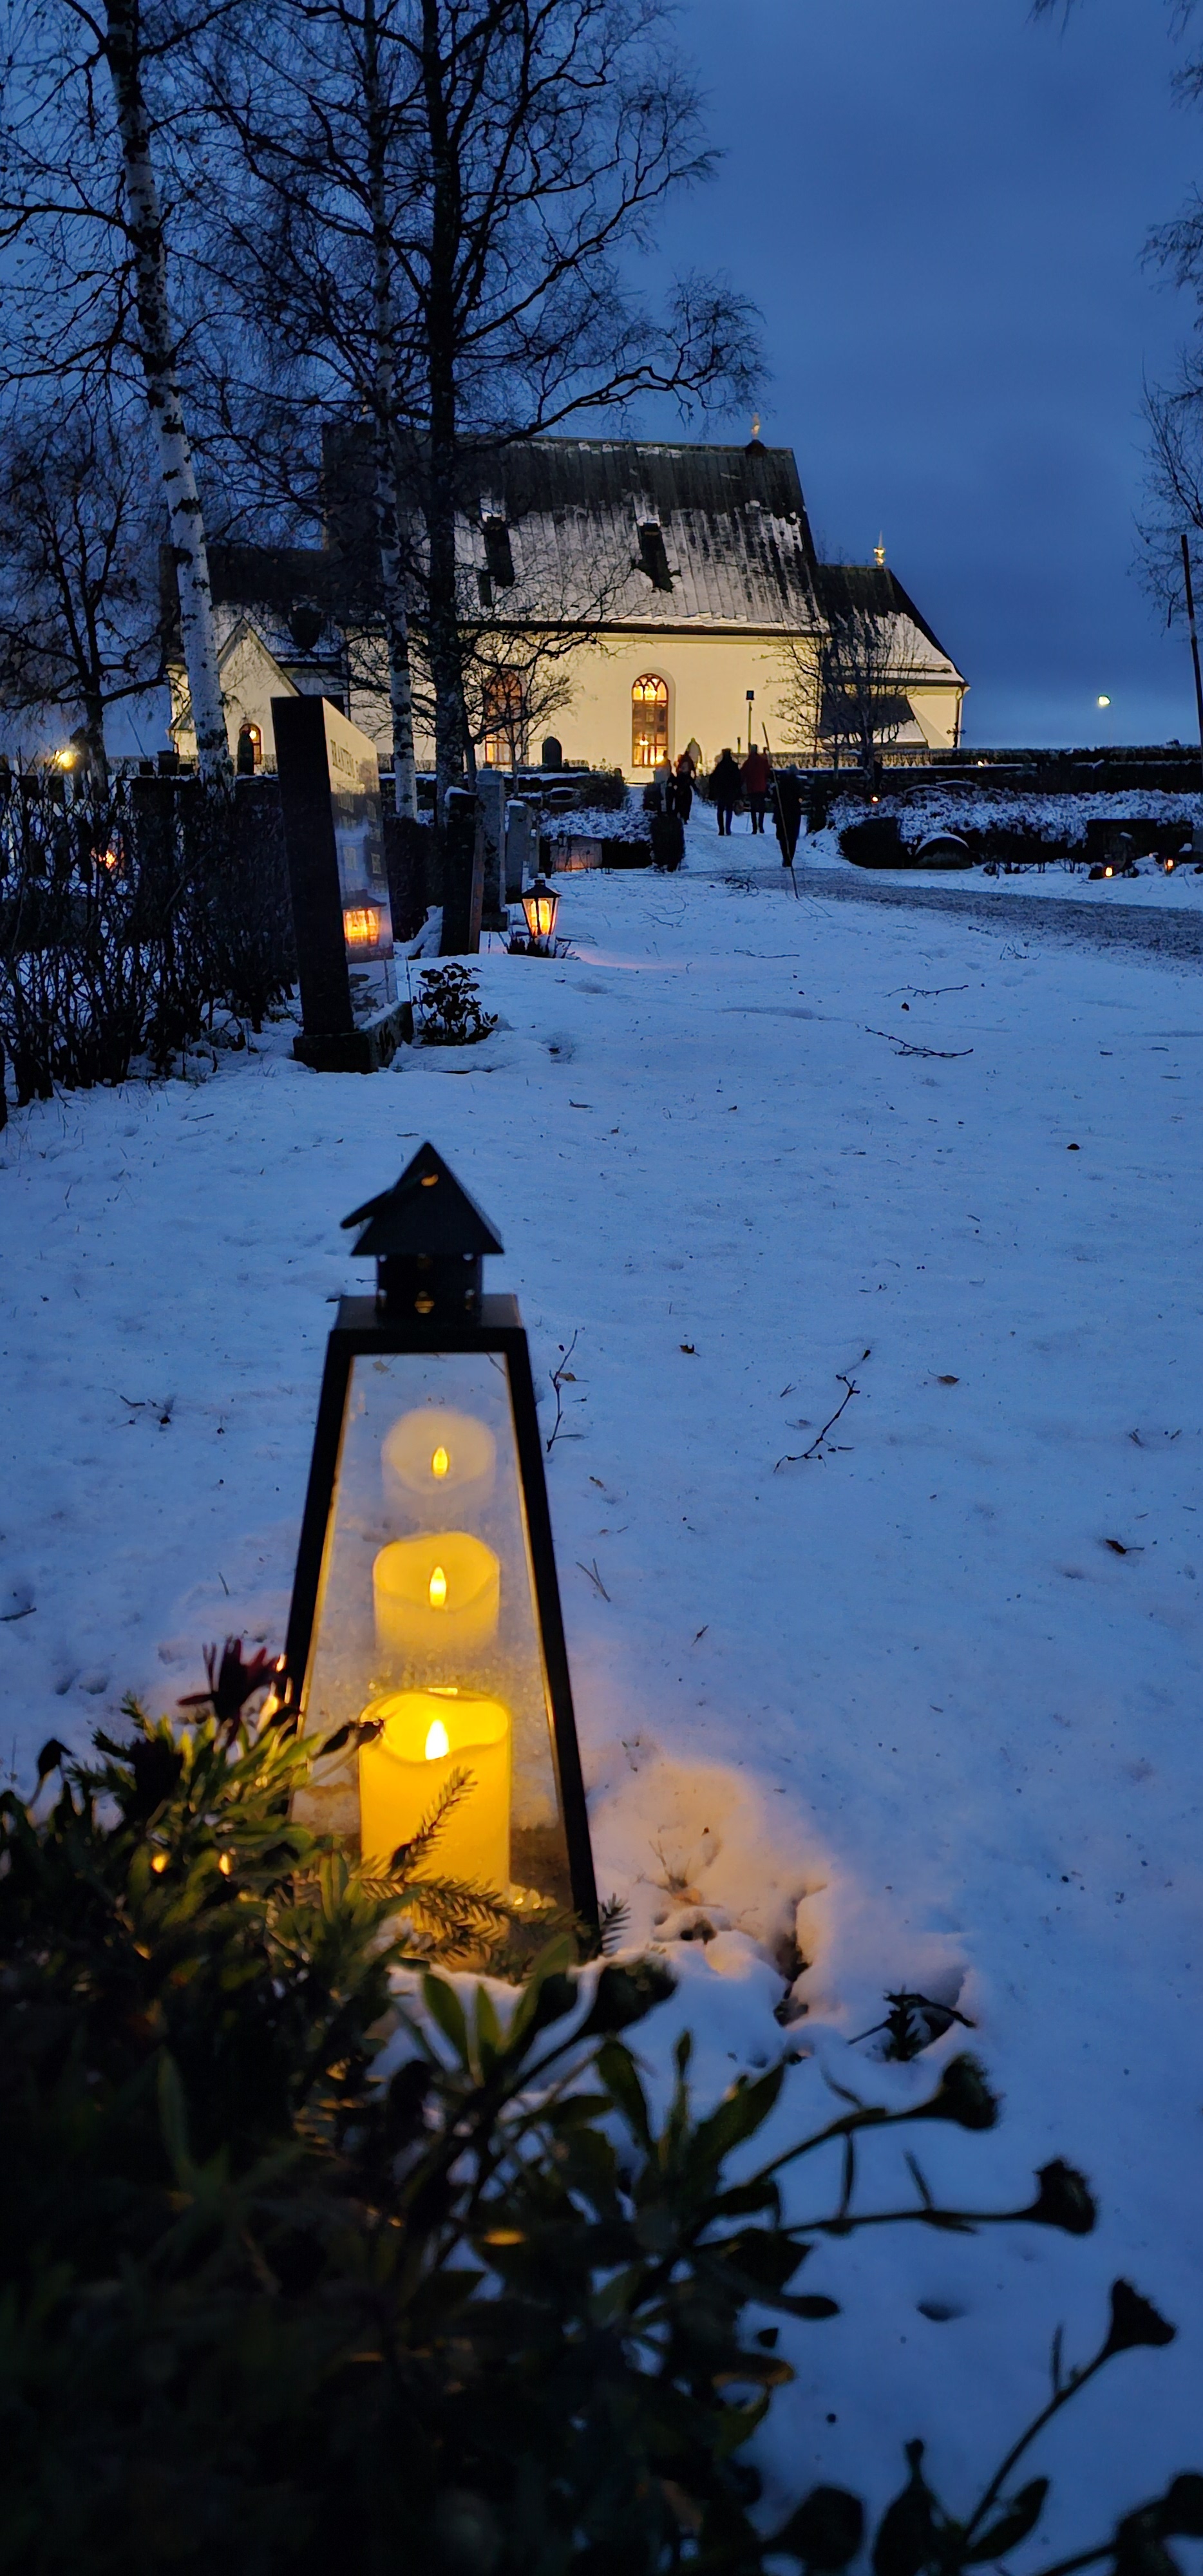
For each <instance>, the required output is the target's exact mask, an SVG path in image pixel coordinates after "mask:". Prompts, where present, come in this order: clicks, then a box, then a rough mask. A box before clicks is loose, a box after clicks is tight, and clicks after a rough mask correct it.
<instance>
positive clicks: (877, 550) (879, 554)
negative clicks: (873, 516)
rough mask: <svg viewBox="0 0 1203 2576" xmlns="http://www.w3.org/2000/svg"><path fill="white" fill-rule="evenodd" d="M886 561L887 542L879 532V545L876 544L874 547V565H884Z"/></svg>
mask: <svg viewBox="0 0 1203 2576" xmlns="http://www.w3.org/2000/svg"><path fill="white" fill-rule="evenodd" d="M885 559H886V541H885V538H884V536H882V535H881V533H880V531H879V533H878V538H877V543H876V545H875V546H874V548H873V561H874V563H875V564H883V563H884V562H885Z"/></svg>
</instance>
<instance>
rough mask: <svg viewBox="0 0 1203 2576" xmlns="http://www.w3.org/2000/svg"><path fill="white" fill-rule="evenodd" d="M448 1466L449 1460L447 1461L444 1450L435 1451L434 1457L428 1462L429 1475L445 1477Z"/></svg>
mask: <svg viewBox="0 0 1203 2576" xmlns="http://www.w3.org/2000/svg"><path fill="white" fill-rule="evenodd" d="M450 1464H451V1460H450V1459H449V1457H448V1455H447V1452H446V1450H445V1449H442V1448H439V1449H436V1450H435V1453H434V1456H433V1458H432V1459H431V1461H430V1472H431V1475H432V1476H445V1475H446V1473H447V1470H448V1468H449V1466H450Z"/></svg>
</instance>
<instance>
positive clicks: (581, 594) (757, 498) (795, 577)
mask: <svg viewBox="0 0 1203 2576" xmlns="http://www.w3.org/2000/svg"><path fill="white" fill-rule="evenodd" d="M324 471H325V485H326V497H327V527H328V535H329V540H330V546H331V549H332V551H333V552H334V553H335V554H336V555H338V554H341V556H342V557H343V559H344V560H345V561H347V562H348V563H350V562H352V561H359V562H362V561H364V560H365V558H366V553H367V547H368V544H369V542H370V537H369V530H370V520H371V493H372V482H371V448H370V441H369V436H368V433H367V431H366V429H365V428H364V427H362V426H361V425H360V424H358V423H356V424H353V425H351V426H350V427H346V428H340V429H338V430H337V431H333V432H331V433H329V434H328V435H327V438H326V442H325V450H324ZM420 471H421V462H420V459H419V458H415V475H417V474H418V473H420ZM457 551H458V555H459V560H460V563H461V566H462V568H463V569H464V571H465V572H467V573H468V574H469V576H470V578H472V579H473V586H474V587H479V588H480V595H481V605H482V606H484V607H491V608H492V609H493V610H494V612H495V613H496V614H498V615H499V616H501V617H503V618H506V619H507V620H509V619H517V620H519V621H520V622H521V623H522V624H523V625H524V626H526V625H530V624H537V623H538V622H539V615H540V609H542V613H543V615H544V616H545V617H551V618H553V619H555V620H560V619H563V618H565V617H569V618H571V617H573V616H580V617H582V618H585V617H590V616H596V615H597V613H598V609H599V607H600V608H601V611H602V614H603V621H604V623H605V624H606V625H613V626H632V625H634V626H647V627H649V628H650V627H654V628H656V629H657V630H661V629H663V628H665V627H673V626H682V625H697V624H700V623H702V624H705V625H707V626H711V627H714V626H718V627H723V626H739V627H747V626H762V627H767V628H770V629H777V630H784V631H787V632H795V633H796V632H799V631H800V632H802V633H810V632H812V631H813V629H814V626H815V623H816V615H815V600H814V583H813V576H814V569H815V558H814V546H813V543H812V539H811V534H810V528H809V525H808V522H807V517H806V504H805V502H804V500H803V496H802V486H801V483H800V482H799V479H798V468H797V465H796V463H795V461H794V455H793V450H792V448H788V447H764V446H762V445H761V443H760V441H759V439H753V440H752V441H751V442H750V443H749V444H748V445H747V446H745V447H718V446H694V445H686V444H684V443H682V444H680V445H667V444H664V443H652V442H644V441H640V440H634V439H617V438H536V439H529V440H523V441H519V442H516V443H515V444H514V445H512V446H509V447H499V448H495V449H491V450H489V451H486V452H485V453H484V454H483V455H482V456H480V457H477V458H475V459H470V460H468V461H466V462H465V464H464V467H463V469H462V476H461V490H460V514H459V538H458V547H457Z"/></svg>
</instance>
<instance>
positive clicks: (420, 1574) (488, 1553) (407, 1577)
mask: <svg viewBox="0 0 1203 2576" xmlns="http://www.w3.org/2000/svg"><path fill="white" fill-rule="evenodd" d="M372 1595H373V1600H374V1603H375V1611H376V1637H377V1642H378V1643H379V1645H380V1646H382V1647H383V1648H384V1649H385V1651H386V1652H388V1653H391V1654H396V1655H417V1656H421V1657H423V1658H429V1657H434V1656H442V1655H444V1654H445V1655H446V1656H447V1657H448V1658H449V1660H450V1662H451V1668H452V1671H454V1669H455V1660H456V1658H457V1657H458V1656H461V1655H465V1654H471V1653H473V1652H474V1651H476V1650H477V1649H478V1648H479V1647H481V1646H487V1645H488V1643H489V1640H490V1638H491V1637H493V1636H494V1635H495V1634H496V1630H497V1617H498V1611H499V1608H500V1602H501V1564H500V1560H499V1558H497V1557H495V1556H494V1554H493V1550H492V1548H491V1547H486V1546H485V1543H484V1540H483V1539H480V1538H473V1537H472V1536H471V1534H470V1532H469V1531H467V1530H436V1531H426V1532H424V1533H423V1535H422V1537H421V1538H394V1539H390V1540H389V1543H388V1545H387V1547H382V1548H381V1550H380V1553H379V1555H378V1556H377V1558H376V1561H375V1563H374V1565H373V1567H372Z"/></svg>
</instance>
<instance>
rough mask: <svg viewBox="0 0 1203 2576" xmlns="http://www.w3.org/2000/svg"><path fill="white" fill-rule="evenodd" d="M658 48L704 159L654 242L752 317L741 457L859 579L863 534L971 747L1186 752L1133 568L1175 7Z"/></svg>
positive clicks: (1181, 659) (731, 24)
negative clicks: (755, 390) (702, 272)
mask: <svg viewBox="0 0 1203 2576" xmlns="http://www.w3.org/2000/svg"><path fill="white" fill-rule="evenodd" d="M680 37H681V41H682V44H683V46H684V49H685V51H686V52H687V53H688V54H689V55H690V56H691V57H692V58H693V60H694V62H695V65H696V70H697V75H698V78H699V80H700V82H701V84H702V86H703V88H704V89H705V90H706V91H707V92H708V94H709V97H710V122H711V129H712V132H713V135H714V138H715V140H716V142H718V143H719V144H720V145H722V146H723V147H724V150H725V154H726V157H725V159H724V161H723V164H722V167H721V171H720V175H719V178H718V180H717V181H716V183H715V184H714V185H713V186H711V187H710V188H708V189H706V190H704V191H702V192H700V193H699V194H697V195H695V196H693V197H692V198H690V199H689V200H688V201H687V202H685V203H683V204H682V206H681V207H680V208H679V209H678V210H677V211H676V212H675V213H674V214H673V216H672V217H671V218H670V221H669V226H668V229H667V232H666V239H665V248H666V250H667V251H668V253H669V255H670V256H671V257H672V258H673V260H674V262H675V263H679V264H681V265H689V264H695V265H697V266H699V267H702V266H714V265H722V266H724V267H725V268H726V269H727V271H728V272H729V274H730V276H731V278H732V280H733V281H734V282H735V283H737V284H738V285H740V286H743V287H745V288H746V289H747V290H748V291H749V292H751V293H752V294H754V295H755V297H756V299H757V300H758V302H759V304H760V305H761V308H762V310H763V312H764V316H765V324H766V340H767V346H768V349H769V353H770V356H771V361H772V370H773V374H772V381H771V383H769V384H768V385H766V387H765V391H764V397H763V401H762V405H761V409H762V415H763V434H764V436H765V438H766V439H769V440H775V441H780V442H781V443H783V444H787V445H791V446H792V447H793V448H794V449H795V450H796V453H797V457H798V464H799V467H800V470H801V475H802V482H803V488H804V490H805V492H806V496H807V501H808V504H809V507H810V511H811V516H812V520H813V522H814V526H815V530H816V534H817V535H818V536H819V538H820V540H821V542H822V543H823V544H825V545H826V546H827V547H828V548H829V549H830V550H831V551H832V552H833V553H837V554H840V555H844V556H846V557H849V558H850V559H852V560H854V561H861V562H864V561H866V560H867V559H868V557H869V554H870V550H871V548H872V546H873V544H874V542H875V540H876V537H877V534H878V530H879V528H881V529H883V530H884V533H885V540H886V548H887V554H888V558H889V561H890V562H891V563H892V564H893V566H894V568H895V569H896V571H897V572H898V574H899V577H900V578H901V580H902V581H904V582H905V583H906V585H907V587H908V588H909V589H910V590H911V591H912V592H913V594H914V596H915V598H916V599H917V600H918V601H919V603H920V605H921V606H922V608H923V610H924V612H925V614H926V615H927V616H928V618H929V619H930V621H931V623H932V624H933V626H934V627H935V629H936V632H937V634H938V635H939V636H940V637H941V639H942V641H943V642H944V643H945V644H946V645H947V647H948V649H949V651H950V652H951V653H952V654H953V655H954V656H955V657H956V658H957V660H958V661H959V662H960V664H961V667H962V669H963V670H964V671H965V673H966V674H967V676H968V678H969V680H970V681H971V683H972V694H971V696H970V697H969V698H968V700H967V702H966V727H967V735H968V738H969V739H971V740H977V741H979V742H983V743H985V742H1003V743H1007V742H1009V743H1041V742H1093V741H1107V740H1112V741H1119V742H1139V741H1160V740H1164V739H1166V738H1167V737H1169V736H1172V735H1180V736H1182V737H1183V739H1187V738H1190V737H1192V736H1193V734H1194V731H1195V718H1194V698H1193V689H1192V684H1191V678H1190V665H1189V657H1188V653H1187V648H1186V643H1185V638H1184V636H1183V635H1181V634H1180V633H1179V632H1177V631H1175V632H1174V633H1173V634H1171V635H1169V636H1167V635H1166V633H1165V628H1164V619H1163V618H1162V617H1159V615H1158V612H1157V611H1156V610H1155V609H1154V608H1153V606H1152V605H1151V604H1150V602H1149V601H1148V600H1147V599H1146V597H1145V595H1144V593H1143V592H1142V590H1141V588H1140V586H1139V584H1138V582H1137V580H1136V577H1135V574H1134V571H1133V558H1134V552H1135V535H1134V521H1135V517H1136V513H1137V511H1138V510H1139V507H1140V501H1141V483H1142V471H1143V462H1142V438H1143V432H1142V425H1141V420H1140V401H1141V384H1142V377H1143V376H1144V375H1146V374H1147V375H1149V376H1150V377H1154V378H1155V377H1156V376H1157V375H1158V374H1162V375H1164V374H1166V373H1167V372H1168V371H1169V369H1170V367H1171V365H1172V360H1173V353H1174V350H1175V347H1176V345H1177V344H1178V343H1179V342H1180V341H1181V340H1182V339H1183V338H1184V337H1185V336H1186V335H1187V333H1188V332H1189V330H1190V328H1191V326H1192V323H1193V309H1192V308H1191V306H1190V305H1189V304H1188V302H1187V301H1186V300H1185V299H1183V298H1182V297H1180V296H1178V295H1176V294H1175V293H1174V291H1173V290H1172V289H1171V288H1169V287H1168V286H1167V285H1165V284H1164V283H1163V282H1161V281H1160V280H1159V278H1158V277H1157V275H1156V274H1155V273H1152V272H1150V271H1148V270H1147V269H1145V268H1143V267H1142V264H1141V250H1142V245H1143V242H1144V239H1145V235H1146V233H1147V231H1148V229H1149V227H1150V225H1152V224H1154V223H1157V222H1161V221H1164V220H1165V219H1166V218H1167V217H1169V216H1171V215H1172V214H1173V213H1174V212H1175V211H1176V209H1177V207H1178V205H1179V204H1180V202H1181V200H1182V199H1183V198H1184V196H1185V195H1186V193H1187V191H1188V189H1189V187H1190V186H1191V184H1192V182H1193V181H1194V179H1195V178H1196V176H1197V177H1198V178H1199V179H1200V180H1201V181H1203V112H1200V111H1199V110H1197V109H1189V108H1184V107H1182V106H1179V105H1176V104H1175V102H1174V100H1173V98H1172V97H1171V93H1170V78H1171V74H1172V71H1173V69H1174V66H1175V63H1176V62H1178V61H1180V60H1181V59H1182V55H1181V49H1180V48H1177V47H1175V45H1174V43H1173V42H1172V32H1171V17H1170V11H1169V8H1168V7H1163V6H1162V5H1161V0H1078V5H1077V7H1076V8H1075V9H1074V11H1073V12H1072V14H1071V16H1070V18H1069V21H1068V24H1063V23H1062V21H1061V19H1060V17H1057V18H1055V19H1053V18H1047V19H1042V20H1040V21H1038V22H1033V20H1032V18H1031V16H1030V14H1029V9H1028V5H1027V0H752V5H749V0H686V5H685V6H684V8H683V9H682V12H681V18H680ZM704 434H705V433H704V432H703V435H704ZM712 434H714V433H712ZM717 434H719V435H722V434H723V433H722V432H721V431H720V432H718V433H717ZM1100 691H1105V692H1107V694H1109V696H1110V697H1111V699H1112V702H1113V703H1112V707H1111V709H1110V711H1109V712H1100V710H1099V709H1098V707H1097V705H1096V699H1097V697H1098V694H1099V692H1100Z"/></svg>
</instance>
